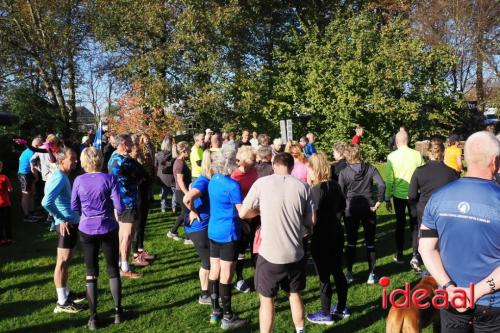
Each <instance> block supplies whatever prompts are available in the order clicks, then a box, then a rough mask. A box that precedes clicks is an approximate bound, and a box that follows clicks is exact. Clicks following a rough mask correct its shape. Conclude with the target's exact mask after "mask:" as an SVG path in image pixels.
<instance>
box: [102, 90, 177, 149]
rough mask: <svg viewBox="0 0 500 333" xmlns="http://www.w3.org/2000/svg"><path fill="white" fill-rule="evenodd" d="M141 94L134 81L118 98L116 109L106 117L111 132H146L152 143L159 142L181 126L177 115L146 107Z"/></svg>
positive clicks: (174, 132) (142, 93)
mask: <svg viewBox="0 0 500 333" xmlns="http://www.w3.org/2000/svg"><path fill="white" fill-rule="evenodd" d="M143 96H144V92H143V89H142V87H141V85H140V84H138V83H135V84H133V86H132V89H131V91H130V92H129V93H127V94H125V95H124V96H122V97H121V98H120V99H119V100H118V105H119V109H118V111H116V112H115V113H113V114H112V115H109V116H108V119H107V121H108V128H109V131H110V132H111V133H115V134H116V133H131V134H142V133H146V134H148V135H149V136H150V137H151V140H152V141H153V142H154V143H159V142H161V140H162V139H163V138H164V137H165V135H167V134H169V135H175V134H176V132H177V131H179V130H181V129H182V128H183V124H182V121H181V119H180V118H179V117H178V116H176V115H175V114H173V113H171V112H167V111H165V110H164V109H162V108H155V107H148V106H147V105H146V104H145V102H144V100H145V99H144V97H143Z"/></svg>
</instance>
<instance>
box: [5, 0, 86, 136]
mask: <svg viewBox="0 0 500 333" xmlns="http://www.w3.org/2000/svg"><path fill="white" fill-rule="evenodd" d="M0 13H1V15H2V19H1V20H0V45H2V46H0V49H1V50H2V53H4V54H6V55H7V57H8V60H9V61H10V62H11V67H12V68H16V69H18V70H19V71H20V72H21V73H27V72H28V73H29V72H30V70H34V72H35V73H36V75H37V76H38V77H39V78H40V80H41V82H42V83H43V87H44V90H45V93H46V94H47V96H48V97H49V100H50V101H51V103H52V104H54V105H56V106H57V109H58V112H59V116H60V117H61V118H62V119H63V121H64V124H65V126H64V135H65V136H69V135H70V134H71V133H72V126H73V125H74V124H75V123H76V105H75V103H76V89H77V76H78V64H77V61H78V54H79V51H80V48H81V47H82V45H83V44H84V42H85V39H86V37H87V34H88V30H89V28H88V25H87V24H86V22H85V15H86V4H85V2H84V1H79V0H63V1H51V0H40V1H31V0H0ZM27 64H29V65H31V66H32V67H29V66H26V65H27Z"/></svg>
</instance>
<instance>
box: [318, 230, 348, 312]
mask: <svg viewBox="0 0 500 333" xmlns="http://www.w3.org/2000/svg"><path fill="white" fill-rule="evenodd" d="M338 229H339V230H338V232H335V233H333V234H332V235H334V236H333V237H331V238H325V237H322V238H320V237H315V236H314V235H313V237H312V241H311V255H312V257H313V260H314V265H315V266H316V271H317V273H318V276H319V281H320V287H319V295H320V300H321V311H323V314H324V315H328V314H330V307H331V303H332V294H333V291H332V284H331V282H330V276H331V275H333V279H334V280H335V287H336V290H337V298H338V305H337V311H338V312H340V313H342V311H343V310H344V308H345V306H346V303H347V288H348V287H347V280H346V278H345V275H344V273H343V272H342V254H343V248H344V231H343V230H342V228H341V227H340V228H338Z"/></svg>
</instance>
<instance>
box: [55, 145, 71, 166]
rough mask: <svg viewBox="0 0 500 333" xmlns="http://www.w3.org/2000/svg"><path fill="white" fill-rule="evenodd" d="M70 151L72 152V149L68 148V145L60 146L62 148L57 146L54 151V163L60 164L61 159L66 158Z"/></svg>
mask: <svg viewBox="0 0 500 333" xmlns="http://www.w3.org/2000/svg"><path fill="white" fill-rule="evenodd" d="M69 152H71V153H73V149H71V148H69V147H62V148H59V150H58V151H57V152H56V154H55V158H56V163H57V164H61V162H62V161H64V160H65V159H66V155H67V154H68V153H69Z"/></svg>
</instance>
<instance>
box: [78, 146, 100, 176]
mask: <svg viewBox="0 0 500 333" xmlns="http://www.w3.org/2000/svg"><path fill="white" fill-rule="evenodd" d="M80 161H81V163H82V168H83V170H85V172H98V171H101V169H102V164H103V163H104V157H103V156H102V153H101V151H100V150H99V149H96V148H95V147H88V148H85V149H84V150H83V151H82V154H81V156H80Z"/></svg>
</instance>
